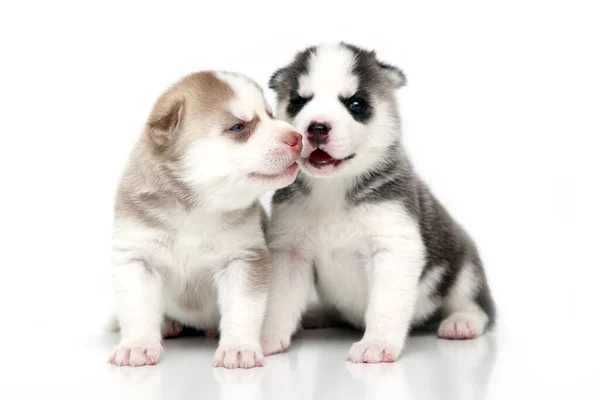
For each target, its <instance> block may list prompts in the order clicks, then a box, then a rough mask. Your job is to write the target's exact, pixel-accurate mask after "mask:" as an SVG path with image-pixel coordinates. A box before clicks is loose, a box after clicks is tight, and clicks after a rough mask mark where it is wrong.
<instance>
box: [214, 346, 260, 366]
mask: <svg viewBox="0 0 600 400" xmlns="http://www.w3.org/2000/svg"><path fill="white" fill-rule="evenodd" d="M263 363H264V356H263V353H262V351H261V350H260V349H259V348H255V347H253V346H245V345H220V346H219V348H218V349H217V351H216V352H215V358H214V362H213V365H214V366H215V367H224V368H229V369H233V368H254V367H262V366H263Z"/></svg>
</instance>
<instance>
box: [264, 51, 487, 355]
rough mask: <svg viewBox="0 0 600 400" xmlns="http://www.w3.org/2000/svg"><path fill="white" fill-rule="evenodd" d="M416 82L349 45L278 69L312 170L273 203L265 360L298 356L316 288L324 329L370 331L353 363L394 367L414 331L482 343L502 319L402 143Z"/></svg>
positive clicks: (473, 256) (280, 98)
mask: <svg viewBox="0 0 600 400" xmlns="http://www.w3.org/2000/svg"><path fill="white" fill-rule="evenodd" d="M404 85H405V76H404V74H403V73H402V72H401V71H400V70H399V69H398V68H396V67H394V66H392V65H389V64H387V63H384V62H381V61H379V60H378V59H377V57H376V55H375V53H374V52H372V51H367V50H364V49H361V48H359V47H356V46H354V45H350V44H346V43H338V44H326V45H320V46H316V47H310V48H308V49H305V50H304V51H301V52H299V53H297V54H296V56H295V58H294V59H293V61H292V62H291V63H290V64H289V65H287V66H286V67H284V68H281V69H279V70H278V71H276V72H275V73H274V74H273V76H272V78H271V80H270V83H269V87H270V88H271V89H273V90H275V91H276V94H277V102H278V106H277V116H278V117H280V118H282V119H285V120H287V121H289V122H290V123H291V124H292V125H294V127H295V128H296V129H297V130H298V131H299V132H302V135H303V145H304V148H303V150H302V155H301V157H300V161H299V164H300V172H299V174H298V177H297V179H296V181H295V182H294V183H293V184H292V185H290V186H288V187H286V188H283V189H279V190H278V191H277V192H276V193H275V195H274V196H273V200H272V208H273V210H272V217H271V218H272V221H271V224H270V226H269V233H268V239H267V242H268V246H269V250H270V252H271V260H272V263H273V268H272V277H271V279H272V281H271V285H270V291H269V305H268V311H267V317H266V319H265V322H264V326H263V351H264V353H265V354H271V353H275V352H279V351H282V350H284V349H285V348H287V347H288V346H289V344H290V338H291V336H292V335H293V333H294V332H295V331H296V329H297V328H298V327H299V326H300V321H301V317H302V314H303V313H305V311H306V308H307V302H308V300H309V296H310V293H311V291H312V288H313V285H316V291H317V293H318V295H319V299H320V302H321V304H322V306H323V310H322V314H321V317H322V318H321V320H322V321H323V318H325V321H328V322H322V323H321V324H322V325H323V324H330V323H334V322H335V321H337V322H343V323H346V324H351V325H352V326H354V327H356V328H359V329H361V330H364V337H363V339H362V340H361V341H359V342H357V343H355V344H354V345H353V346H352V347H351V349H350V352H349V354H348V359H349V360H351V361H353V362H370V363H374V362H382V361H383V362H392V361H394V360H396V359H397V358H398V356H399V354H400V353H401V350H402V348H403V345H404V342H405V339H406V336H407V334H408V333H409V331H410V330H411V329H419V328H425V329H428V328H431V327H435V329H437V333H438V335H439V336H440V337H441V338H444V339H471V338H474V337H476V336H478V335H481V334H482V333H484V331H485V330H486V329H487V328H489V327H490V326H491V325H492V324H493V322H494V314H495V312H494V304H493V302H492V298H491V295H490V291H489V289H488V284H487V281H486V277H485V274H484V270H483V266H482V263H481V260H480V258H479V255H478V253H477V250H476V247H475V244H474V243H473V241H472V240H471V239H470V238H469V236H468V235H467V233H466V232H465V231H464V230H463V229H462V228H461V227H460V226H459V225H458V224H457V223H456V222H455V221H454V220H453V219H452V217H451V216H450V214H449V213H448V212H447V211H446V210H445V209H444V207H443V206H442V205H441V204H440V203H439V202H438V201H437V200H436V198H435V197H434V196H433V194H432V193H431V192H430V191H429V189H428V188H427V186H426V185H425V184H424V183H423V181H422V180H420V179H419V177H418V176H417V175H416V174H415V172H414V171H413V168H412V166H411V163H410V161H409V158H408V157H407V155H406V153H405V150H404V148H403V146H402V142H401V137H400V116H399V114H398V111H397V106H396V99H395V90H396V89H398V88H400V87H402V86H404Z"/></svg>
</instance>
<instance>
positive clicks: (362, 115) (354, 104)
mask: <svg viewBox="0 0 600 400" xmlns="http://www.w3.org/2000/svg"><path fill="white" fill-rule="evenodd" d="M339 100H340V103H342V105H343V106H344V107H345V108H346V110H348V113H349V114H350V115H351V116H352V118H354V120H355V121H357V122H360V123H363V124H366V123H367V122H369V120H370V119H371V117H372V116H373V108H372V107H371V105H370V104H369V96H368V95H367V94H366V93H364V92H363V91H358V92H356V94H354V95H353V96H350V97H342V96H340V97H339Z"/></svg>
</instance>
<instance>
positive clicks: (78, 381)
mask: <svg viewBox="0 0 600 400" xmlns="http://www.w3.org/2000/svg"><path fill="white" fill-rule="evenodd" d="M71 333H75V332H71ZM82 333H83V332H82ZM84 336H85V335H82V336H81V337H80V338H75V337H73V336H72V335H62V336H61V338H59V337H56V338H54V339H57V340H58V341H59V342H60V343H62V345H61V346H56V345H53V344H52V343H51V341H47V342H46V346H42V347H41V348H43V349H44V350H43V353H41V354H39V353H38V354H37V356H38V357H36V354H27V356H26V357H27V359H23V358H20V359H17V358H12V357H14V356H17V355H18V354H21V357H23V356H24V355H25V354H26V353H21V350H20V349H19V348H18V347H16V346H9V348H8V355H9V359H12V360H17V361H20V362H17V363H16V364H12V363H11V366H12V369H11V371H12V378H11V379H9V380H7V381H6V382H5V383H4V384H3V385H2V388H1V389H0V395H2V398H3V399H13V398H37V397H40V396H44V395H47V394H53V395H54V394H56V395H61V396H63V395H64V396H70V395H75V396H76V398H119V399H144V400H155V399H204V398H206V399H285V400H292V399H334V398H336V399H337V398H340V399H369V400H377V399H406V400H413V399H414V400H421V399H445V400H455V399H456V400H470V399H473V400H475V399H514V398H519V399H520V398H544V396H552V398H555V397H556V398H560V396H566V397H565V398H567V397H568V398H584V397H578V396H587V397H585V398H598V397H593V396H594V395H597V394H598V392H597V391H596V392H595V387H594V384H593V379H594V378H595V373H594V372H593V370H592V369H585V368H581V365H580V364H578V363H566V364H565V361H569V360H565V359H564V356H563V355H559V356H560V357H562V359H561V362H554V360H557V357H556V356H557V355H556V354H555V353H554V352H553V350H552V347H553V346H552V343H553V342H555V341H557V340H561V339H559V338H555V337H538V338H533V337H527V335H523V336H522V337H519V335H517V336H512V337H511V335H507V334H503V333H502V332H501V331H498V332H495V333H491V334H488V335H485V336H483V337H481V338H479V339H476V340H472V341H447V340H440V339H437V338H435V337H433V336H414V337H411V338H410V339H409V341H408V344H407V347H406V350H405V352H404V353H403V355H402V357H401V359H400V360H399V361H398V362H396V363H393V364H373V365H367V364H351V363H349V362H346V361H345V356H346V352H347V350H348V348H349V346H350V344H351V343H352V342H353V341H354V340H357V339H358V338H359V335H358V334H357V333H355V332H351V331H343V330H320V331H306V332H302V333H301V334H300V335H299V337H298V338H297V340H296V341H295V342H294V345H293V346H292V348H291V349H290V350H289V351H288V352H287V353H285V354H280V355H275V356H270V357H267V359H266V365H265V367H264V368H254V369H251V370H226V369H223V368H213V367H212V365H211V361H212V354H213V351H214V350H215V348H216V344H217V343H216V340H215V339H207V338H204V337H186V338H176V339H169V340H167V341H166V343H165V345H166V351H165V355H164V358H163V359H162V361H161V362H160V363H159V364H158V365H157V366H153V367H141V368H131V367H121V368H119V367H115V366H112V365H108V364H106V363H105V359H106V357H107V355H108V353H109V350H110V349H111V347H112V346H113V345H114V344H115V343H116V341H117V335H113V334H106V335H104V334H100V335H96V336H93V335H92V336H87V338H84ZM532 338H533V340H532ZM38 340H39V339H38ZM562 340H564V339H562ZM37 344H39V343H37ZM584 347H585V346H584ZM572 348H573V350H575V349H576V346H573V347H572ZM590 351H591V348H590ZM5 354H6V351H5ZM589 355H590V356H591V354H589ZM581 356H582V354H581V353H578V354H576V355H575V357H576V358H573V359H572V361H576V360H577V359H578V358H579V357H581ZM596 372H597V370H596Z"/></svg>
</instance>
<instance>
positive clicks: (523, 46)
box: [0, 0, 600, 399]
mask: <svg viewBox="0 0 600 400" xmlns="http://www.w3.org/2000/svg"><path fill="white" fill-rule="evenodd" d="M336 3H338V4H336ZM392 4H393V6H392ZM599 19H600V12H599V10H598V4H597V2H593V1H590V2H579V1H562V2H550V1H548V2H541V1H540V2H532V1H514V2H512V1H501V2H493V3H492V2H482V1H473V2H464V1H460V2H458V1H452V2H428V1H426V2H411V4H405V3H403V2H390V3H389V4H388V5H385V3H384V2H381V1H374V0H370V1H362V2H330V1H324V0H321V1H318V2H313V1H302V2H283V1H280V2H258V1H255V2H239V4H237V3H234V2H230V1H196V2H189V3H179V2H174V1H169V2H167V1H165V2H134V1H130V2H110V1H103V2H95V3H94V4H92V2H75V1H73V2H65V1H55V2H47V1H38V2H32V1H22V2H8V1H6V2H5V1H3V2H2V5H1V6H0V43H1V54H0V57H1V59H2V61H0V72H1V73H0V134H1V135H2V141H1V143H2V145H1V147H0V149H1V155H0V171H1V172H0V174H1V182H0V187H1V188H2V189H1V190H2V192H1V195H0V202H1V203H0V205H1V207H0V212H1V218H0V232H1V243H2V245H1V247H0V249H1V257H2V258H1V263H2V265H1V268H2V275H1V278H0V299H1V302H0V304H1V306H2V318H1V319H0V332H1V335H2V339H3V340H2V344H3V350H2V355H3V357H2V361H3V362H4V364H5V365H6V366H7V367H9V368H10V370H11V372H9V373H8V375H6V374H4V373H3V378H1V379H0V380H2V381H3V383H2V384H1V385H0V393H1V392H2V391H6V393H7V394H9V395H10V397H4V396H3V398H5V399H8V398H17V397H27V396H29V395H31V396H33V395H34V394H37V395H39V394H42V393H44V394H48V393H52V392H56V393H60V394H65V393H68V392H73V393H78V394H79V395H82V396H83V395H85V396H86V397H92V398H95V397H96V396H97V397H106V396H108V395H110V396H113V397H115V396H116V397H119V396H121V395H124V391H125V390H129V389H131V387H130V386H127V385H126V384H124V383H123V382H127V379H128V376H127V375H123V374H125V373H124V372H119V371H112V374H108V373H107V369H108V367H107V366H106V365H105V364H104V361H105V357H106V356H107V355H108V352H109V350H110V348H111V346H112V345H113V344H114V343H115V341H116V338H115V337H111V336H106V335H105V334H103V333H102V327H103V324H104V322H105V320H106V317H107V316H108V315H109V314H110V311H111V307H112V298H111V292H110V279H109V263H108V260H109V241H110V235H111V226H112V202H113V198H114V192H115V187H116V184H117V182H118V178H119V174H120V173H121V169H122V167H123V164H124V162H125V159H126V157H127V154H128V152H129V151H130V149H131V145H132V144H133V141H134V140H135V138H136V137H137V135H138V134H139V133H140V130H141V128H142V126H143V124H144V121H145V118H146V115H147V113H148V112H149V110H150V107H151V106H152V103H153V102H154V100H155V99H156V97H157V96H158V95H159V94H160V92H161V91H162V90H163V89H165V88H166V87H167V86H168V85H169V84H170V83H172V82H173V81H175V80H177V79H178V78H180V77H181V76H182V75H184V74H187V73H190V72H193V71H196V70H200V69H231V70H236V71H239V72H244V73H246V74H248V75H250V76H252V77H253V78H255V79H256V80H257V81H258V82H259V83H260V84H262V85H266V83H267V80H268V78H269V76H270V74H271V73H272V72H273V71H274V70H275V69H276V68H278V67H281V66H283V65H284V64H285V63H287V62H288V61H289V60H290V59H291V57H292V56H293V54H294V52H295V51H296V50H299V49H301V48H303V47H305V46H307V45H312V44H317V43H321V42H331V41H337V40H345V41H348V42H351V43H354V44H357V45H361V46H366V47H369V48H373V49H375V50H377V52H378V54H379V56H380V58H381V59H383V60H385V61H387V62H390V63H392V64H395V65H398V66H400V67H401V68H402V69H403V70H404V72H405V73H406V75H407V77H408V86H407V87H405V88H402V89H401V90H400V91H399V97H400V107H401V112H402V115H403V118H404V119H403V131H404V142H405V144H406V146H407V147H408V151H409V153H410V155H411V157H412V159H413V161H414V163H415V165H416V168H417V170H418V171H419V173H420V174H421V175H422V176H423V178H424V179H425V180H426V181H427V182H429V184H430V185H431V187H432V189H433V191H434V193H436V194H437V196H438V197H439V198H440V199H441V200H442V202H443V203H444V204H445V205H446V206H447V207H448V208H449V209H450V211H451V212H452V214H454V215H455V217H456V218H457V219H458V220H459V221H460V222H461V223H462V224H463V225H464V226H465V227H466V228H467V229H468V230H469V231H470V232H471V234H472V235H473V236H474V237H475V239H476V240H477V242H478V243H479V246H480V249H481V253H482V256H483V258H484V260H485V263H486V266H487V271H488V275H489V279H490V283H491V286H492V289H493V293H494V295H495V297H496V300H497V303H498V307H499V313H500V319H499V328H498V331H497V332H496V333H494V334H493V335H490V336H491V337H493V338H494V339H493V340H494V342H493V343H494V346H497V347H496V353H497V356H496V357H495V360H494V361H493V362H492V361H489V360H488V361H489V362H488V361H486V362H488V364H493V365H492V368H491V371H492V372H491V373H490V376H489V377H488V380H489V385H487V389H486V391H485V393H483V392H481V393H479V392H478V393H476V394H475V395H473V397H472V398H483V397H484V396H486V397H487V398H494V399H496V398H497V399H505V398H521V397H526V396H527V397H531V396H535V397H539V398H545V397H549V398H553V396H556V397H557V398H562V397H563V396H566V395H568V396H569V397H570V398H583V397H578V396H584V395H591V393H592V392H593V391H594V390H596V389H595V387H594V386H596V385H595V383H594V380H595V379H597V373H598V372H599V371H600V368H599V367H598V359H599V358H598V356H599V355H600V352H599V347H600V346H599V345H598V340H597V338H596V335H597V334H598V332H600V324H599V322H598V317H599V312H598V308H599V306H600V300H599V298H598V291H599V289H598V287H599V286H598V285H599V284H598V281H599V280H600V272H599V270H600V261H599V257H598V239H599V237H600V235H599V233H598V227H599V226H600V218H599V216H600V212H599V211H598V210H599V209H600V202H599V200H600V193H599V191H600V190H599V186H600V184H599V181H600V179H599V172H598V171H600V162H599V161H598V152H599V151H600V146H599V140H598V136H599V135H600V115H599V114H600V113H599V111H600V55H599V54H600V51H599V49H600V44H599V43H600V24H599V23H598V21H599ZM267 94H268V96H269V97H268V98H269V101H272V100H273V95H272V93H271V92H270V91H267ZM307 340H308V339H307ZM337 340H339V341H340V343H342V344H343V349H342V350H343V351H340V352H339V357H340V358H339V360H337V359H336V360H335V361H331V362H328V363H327V365H330V366H332V367H331V368H333V369H334V370H332V371H329V372H326V373H330V374H332V375H331V376H337V375H336V374H338V375H339V374H340V373H341V372H340V371H345V369H344V362H343V355H344V354H343V353H344V352H345V350H346V348H347V346H349V343H350V341H348V340H346V341H344V339H343V338H339V339H337ZM488 340H491V339H488ZM186 343H187V342H186ZM307 343H308V344H307V345H306V346H305V347H304V348H303V349H305V350H306V351H305V352H304V353H302V351H304V350H301V351H300V352H299V353H296V354H295V355H294V353H292V355H293V356H297V357H301V359H302V360H303V361H302V363H303V364H302V363H301V365H304V366H305V367H306V368H308V369H315V368H318V365H317V364H315V361H314V360H313V361H311V355H310V353H309V351H310V349H311V348H312V347H310V346H314V348H315V349H321V348H322V347H323V346H325V345H323V346H321V345H320V343H319V341H318V338H317V339H315V340H313V341H310V340H308V342H307ZM419 343H421V342H418V343H416V342H415V345H414V346H413V352H412V353H410V354H411V355H412V357H413V359H414V360H418V359H419V358H418V357H419V352H418V351H416V350H414V349H415V348H422V349H423V352H424V354H426V353H427V348H428V347H427V346H428V344H431V345H433V346H435V345H436V344H435V343H436V341H434V340H433V339H431V341H428V342H423V343H424V344H423V343H421V344H419ZM410 345H411V343H410V342H409V345H408V347H410ZM173 346H175V347H177V345H176V344H175V345H173ZM207 346H208V345H207ZM211 346H212V345H211ZM208 347H210V346H208ZM208 347H207V349H205V353H202V354H203V355H202V357H199V358H197V359H194V361H193V362H190V363H188V364H187V367H186V368H189V370H188V371H187V372H188V373H191V374H190V376H189V380H190V381H193V382H203V381H202V380H203V379H205V380H206V386H202V385H203V384H202V383H200V384H197V385H196V386H193V387H192V386H190V387H191V388H192V389H190V392H189V393H188V395H189V396H190V397H191V398H202V396H203V395H206V393H203V390H205V389H202V388H203V387H206V388H208V387H213V386H210V384H209V382H212V383H213V384H214V382H215V381H214V379H215V377H219V376H220V375H218V374H220V372H218V373H216V375H213V372H212V371H211V369H210V368H209V363H210V352H211V351H212V350H213V348H212V347H210V348H208ZM180 350H181V349H180ZM184 350H185V351H183V350H182V351H181V354H182V357H184V355H185V354H188V353H189V354H194V351H196V350H195V347H194V342H191V344H190V345H189V349H188V348H187V347H186V348H185V349H184ZM332 351H333V350H332ZM168 352H169V347H168V346H167V353H166V354H168ZM175 352H176V349H174V350H173V351H172V353H173V354H175ZM451 352H460V347H457V348H451ZM177 354H180V353H177ZM336 354H337V353H336ZM279 357H280V358H279V359H277V358H276V357H273V358H272V360H279V361H272V363H273V364H274V363H276V362H280V361H281V360H285V358H281V357H288V356H279ZM302 357H304V358H302ZM484 358H485V357H484ZM269 360H270V359H267V364H268V363H269ZM428 360H429V361H428V362H431V364H430V365H429V364H428V365H429V366H427V367H426V368H425V369H424V372H423V373H422V374H421V375H418V379H422V382H421V383H422V384H423V385H424V386H427V385H428V384H427V382H430V381H429V380H428V379H429V378H430V375H428V373H432V374H433V373H435V371H436V365H435V363H436V362H437V361H436V360H437V359H436V356H431V357H430V359H428ZM170 362H171V364H164V365H163V366H159V367H160V368H163V370H162V371H163V372H164V371H165V369H164V368H167V366H168V365H171V366H173V368H177V365H178V363H179V365H181V363H182V362H183V361H181V363H180V361H178V359H176V357H172V358H171V359H170ZM311 363H313V364H311ZM401 363H402V360H401V361H399V364H401ZM459 363H460V360H459V361H456V363H455V364H452V365H454V366H455V367H457V368H458V366H459ZM196 364H197V367H196V366H195V365H196ZM338 364H339V365H338ZM294 365H296V364H294ZM159 367H156V368H159ZM338 367H339V371H338V370H335V368H338ZM196 368H197V370H196ZM298 368H299V369H297V370H296V369H294V370H293V371H292V373H291V375H290V376H292V378H290V379H293V375H294V374H296V373H297V374H299V375H301V374H303V373H305V372H303V371H305V370H302V367H298ZM397 368H400V367H397ZM265 370H267V371H268V366H267V368H265ZM199 371H203V373H200V372H199ZM272 371H273V370H271V373H270V374H271V375H269V373H268V372H267V375H264V376H262V377H261V378H260V379H261V382H262V383H260V385H263V384H264V382H265V381H268V380H269V379H272V380H277V379H281V377H278V376H277V375H276V374H275V375H273V374H272ZM370 371H371V372H367V374H371V375H369V376H371V377H372V376H373V371H374V370H370ZM428 371H429V372H428ZM256 373H258V374H260V373H262V372H252V374H256ZM203 374H204V375H203ZM375 375H377V373H375ZM182 376H183V377H181V378H180V380H181V382H183V383H181V382H180V384H181V385H183V386H185V382H186V379H187V378H185V376H186V375H185V374H183V375H182ZM249 376H250V375H249ZM254 376H255V375H252V376H251V378H248V379H249V382H250V383H248V385H250V387H252V385H253V383H252V382H254V380H253V379H254V378H252V377H254ZM340 376H341V375H340ZM344 376H345V375H344ZM353 376H354V375H353ZM288 378H289V377H288ZM442 378H443V377H442ZM140 379H141V378H140ZM144 379H146V381H145V382H153V383H152V385H154V384H157V383H156V382H154V381H153V379H154V378H144ZM227 379H228V378H225V382H228V381H227ZM236 379H237V378H236ZM306 379H308V380H306ZM306 379H304V378H303V380H301V382H302V384H303V385H305V386H307V387H314V388H315V389H314V391H313V392H312V394H311V396H312V395H315V393H316V394H317V395H318V394H319V393H321V395H322V394H323V392H322V391H323V390H325V389H322V388H321V387H320V386H319V384H316V383H314V382H312V381H311V380H310V379H309V378H306ZM340 379H341V380H340V381H338V384H339V387H340V388H341V387H343V385H345V384H346V383H345V382H346V380H345V379H347V380H348V382H350V381H351V380H352V379H357V378H356V376H354V377H351V376H350V375H348V377H347V378H346V377H341V378H340ZM371 379H379V378H371ZM411 379H412V380H418V379H417V378H415V377H414V376H412V375H411ZM142 380H143V379H142ZM217 382H218V385H216V384H215V386H214V387H216V388H218V390H220V392H219V393H221V397H222V398H225V397H227V396H228V395H229V394H231V393H230V391H228V390H230V389H231V390H233V391H234V392H235V384H231V385H233V386H231V385H230V384H229V383H225V384H223V383H222V382H223V381H222V380H219V379H217ZM244 382H246V381H244ZM368 382H372V381H365V383H364V384H365V385H367V386H368ZM376 382H379V383H377V385H381V384H382V383H381V382H382V381H377V380H376ZM394 382H395V381H394ZM477 382H479V381H477V380H476V381H474V382H473V384H474V385H477V384H478V383H477ZM138 383H139V382H138ZM238 383H239V382H238ZM254 384H255V383H254ZM266 384H267V385H269V384H271V383H268V382H267V383H266ZM348 384H349V383H348ZM123 385H125V386H123ZM157 385H158V384H157ZM255 385H256V384H255ZM311 385H312V386H311ZM315 385H316V386H315ZM449 385H452V382H450V383H449ZM173 386H177V385H175V384H173ZM292 386H293V385H292ZM367 386H365V387H367ZM467 386H468V384H467ZM152 387H153V386H152ZM261 387H262V386H261ZM286 387H287V386H286ZM290 387H291V386H290ZM126 388H129V389H126ZM194 388H195V389H194ZM219 388H220V389H219ZM232 388H233V389H232ZM146 389H148V388H146ZM171 389H172V390H175V389H176V388H175V387H173V388H171V386H169V387H168V388H164V387H163V388H162V389H161V390H162V391H160V390H159V391H158V392H160V393H162V395H164V396H166V397H167V398H170V397H171V396H168V393H169V390H171ZM392 389H393V388H391V389H390V390H392ZM194 390H197V392H194ZM206 390H212V389H206ZM289 390H290V392H289V393H287V394H285V396H287V397H290V396H291V397H292V398H294V393H297V391H296V392H294V390H296V389H289ZM298 390H299V389H298ZM327 390H329V392H328V393H329V394H334V393H336V391H335V386H333V387H331V388H329V389H327ZM461 390H462V389H461ZM464 390H467V391H468V389H464ZM158 392H157V391H154V390H149V392H148V393H146V394H145V395H144V396H145V398H146V399H147V398H149V397H150V398H160V397H156V396H158V395H157V393H158ZM383 392H385V390H384V391H383ZM133 393H134V394H133V395H135V393H138V394H139V392H136V391H135V390H134V391H133ZM165 393H166V394H167V395H165ZM252 393H254V392H252V390H250V391H247V390H245V389H244V391H242V392H240V393H238V394H239V395H240V396H246V397H251V394H252ZM282 393H283V392H282ZM353 393H354V395H355V396H359V394H360V393H362V392H360V391H357V392H353ZM357 393H358V394H357ZM377 393H379V392H377ZM423 393H425V392H424V391H420V389H417V390H416V391H414V390H413V396H414V398H416V399H420V398H436V396H434V395H432V396H433V397H426V395H425V394H423ZM440 393H441V392H440ZM596 393H597V392H596ZM279 394H280V395H281V393H279ZM388 394H389V393H388ZM133 395H132V396H133ZM379 395H382V394H381V393H379ZM152 396H155V397H152ZM214 396H216V395H214V394H213V395H210V394H209V395H207V397H206V398H213V397H214ZM256 396H257V397H260V396H261V395H259V394H256ZM315 396H316V395H315ZM370 396H371V398H375V397H377V395H373V394H372V393H371V395H370ZM448 396H449V395H448V394H446V397H444V395H443V394H439V396H438V397H437V398H450V397H448ZM308 397H309V395H306V396H299V397H296V398H308ZM317 397H318V396H317ZM173 398H174V397H173ZM180 398H182V397H181V396H180ZM238 398H239V397H238ZM457 398H469V396H467V395H466V394H462V395H460V396H458V397H457ZM587 398H589V397H587Z"/></svg>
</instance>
